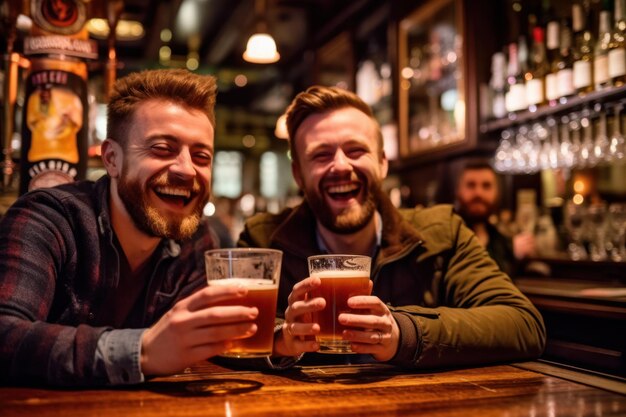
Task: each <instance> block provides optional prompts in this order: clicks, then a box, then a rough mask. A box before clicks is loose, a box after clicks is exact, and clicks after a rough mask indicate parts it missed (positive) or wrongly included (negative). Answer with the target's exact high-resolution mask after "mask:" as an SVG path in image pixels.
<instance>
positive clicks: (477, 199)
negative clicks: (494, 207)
mask: <svg viewBox="0 0 626 417" xmlns="http://www.w3.org/2000/svg"><path fill="white" fill-rule="evenodd" d="M467 204H484V205H486V206H489V205H491V203H489V202H488V201H485V200H484V199H482V198H480V197H474V198H472V199H471V200H470V201H468V202H467Z"/></svg>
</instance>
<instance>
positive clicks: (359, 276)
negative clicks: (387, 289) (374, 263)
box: [309, 255, 371, 353]
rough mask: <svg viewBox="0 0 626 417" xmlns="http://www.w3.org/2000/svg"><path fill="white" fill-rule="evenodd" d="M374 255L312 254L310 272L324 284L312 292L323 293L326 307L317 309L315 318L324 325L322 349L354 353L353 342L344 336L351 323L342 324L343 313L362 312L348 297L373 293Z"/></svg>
mask: <svg viewBox="0 0 626 417" xmlns="http://www.w3.org/2000/svg"><path fill="white" fill-rule="evenodd" d="M370 263H371V259H370V258H369V257H367V256H358V255H320V256H312V257H310V258H309V275H310V276H312V277H318V278H319V279H320V281H321V285H320V287H318V288H317V289H315V290H313V291H311V292H310V294H309V295H310V296H311V297H313V298H315V297H322V298H323V299H324V300H326V307H325V308H324V309H323V310H321V311H317V312H315V313H313V315H312V319H313V322H315V323H318V324H319V326H320V333H319V334H318V335H317V337H316V339H317V341H318V342H319V344H320V352H322V353H350V352H352V350H351V349H350V342H349V341H346V340H343V337H342V335H343V331H344V330H346V329H348V327H346V326H343V325H341V324H339V320H338V318H339V315H340V314H341V313H357V314H358V313H359V311H358V310H354V309H351V308H350V307H348V299H349V298H350V297H353V296H355V295H369V293H370V289H369V280H370Z"/></svg>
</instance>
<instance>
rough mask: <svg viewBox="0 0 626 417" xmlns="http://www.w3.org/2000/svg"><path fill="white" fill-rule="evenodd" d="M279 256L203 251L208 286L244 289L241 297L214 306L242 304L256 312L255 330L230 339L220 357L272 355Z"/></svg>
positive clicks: (274, 252) (264, 251) (269, 252)
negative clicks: (245, 292)
mask: <svg viewBox="0 0 626 417" xmlns="http://www.w3.org/2000/svg"><path fill="white" fill-rule="evenodd" d="M282 255H283V253H282V252H281V251H279V250H275V249H261V248H237V249H216V250H209V251H206V252H205V254H204V260H205V265H206V275H207V280H208V283H209V286H214V285H222V286H244V287H246V288H247V289H248V294H247V295H246V296H245V297H244V298H237V299H232V300H225V301H223V302H221V303H218V304H216V305H224V306H230V305H243V306H248V307H256V308H258V309H259V315H258V316H257V318H256V320H255V323H256V325H257V331H256V333H255V334H253V335H252V336H250V337H247V338H243V339H237V340H233V341H232V343H233V346H232V348H231V349H229V350H228V351H227V352H225V353H223V354H222V356H227V357H234V358H256V357H263V356H269V355H271V354H272V346H273V343H274V318H275V317H276V300H277V298H278V281H279V280H280V267H281V261H282Z"/></svg>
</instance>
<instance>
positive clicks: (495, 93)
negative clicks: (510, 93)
mask: <svg viewBox="0 0 626 417" xmlns="http://www.w3.org/2000/svg"><path fill="white" fill-rule="evenodd" d="M506 83H507V80H506V56H505V55H504V53H503V52H496V53H495V54H493V56H492V57H491V79H490V80H489V87H490V89H491V113H492V115H493V117H496V118H498V119H499V118H501V117H504V116H506V103H505V99H504V95H505V89H506Z"/></svg>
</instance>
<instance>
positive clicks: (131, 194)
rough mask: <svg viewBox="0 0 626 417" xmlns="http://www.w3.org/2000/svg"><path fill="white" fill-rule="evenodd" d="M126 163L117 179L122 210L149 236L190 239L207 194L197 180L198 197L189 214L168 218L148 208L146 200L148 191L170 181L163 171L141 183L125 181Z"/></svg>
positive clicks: (195, 185) (154, 209)
mask: <svg viewBox="0 0 626 417" xmlns="http://www.w3.org/2000/svg"><path fill="white" fill-rule="evenodd" d="M126 178H127V165H124V167H123V168H122V175H121V177H120V180H119V182H118V185H117V188H118V194H119V196H120V199H121V200H122V203H124V207H126V211H128V213H129V214H130V217H131V218H132V219H133V221H134V223H135V225H136V226H137V228H139V229H140V230H141V231H143V232H144V233H147V234H148V235H150V236H157V237H164V238H168V239H175V240H185V239H188V238H190V237H191V236H192V235H193V234H194V233H195V231H196V230H197V229H198V226H199V225H200V219H201V218H202V209H203V208H204V205H205V204H206V203H207V201H208V200H209V194H208V192H207V191H206V189H205V188H204V187H203V186H202V184H201V183H200V182H198V180H197V179H195V178H194V185H193V190H194V192H197V194H198V195H200V196H201V198H199V199H198V200H197V201H196V203H195V204H196V206H195V207H194V210H193V213H192V214H190V215H188V216H184V217H183V216H181V217H178V218H168V217H167V216H164V215H163V214H161V213H160V212H159V210H157V209H156V208H154V207H152V206H151V205H150V203H149V201H148V199H147V195H148V190H149V189H150V188H152V187H154V186H156V185H157V184H158V185H165V184H168V183H169V184H171V185H175V184H172V183H171V182H168V180H167V172H164V173H162V174H159V175H158V176H156V177H153V178H151V179H150V180H149V181H148V182H147V183H146V184H145V186H142V184H141V183H140V182H139V181H133V180H127V179H126Z"/></svg>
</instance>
